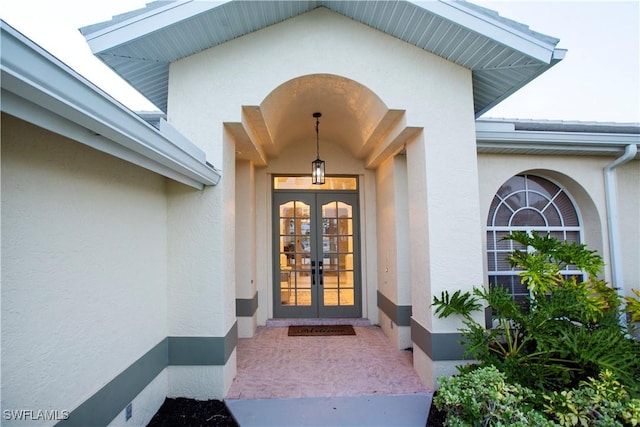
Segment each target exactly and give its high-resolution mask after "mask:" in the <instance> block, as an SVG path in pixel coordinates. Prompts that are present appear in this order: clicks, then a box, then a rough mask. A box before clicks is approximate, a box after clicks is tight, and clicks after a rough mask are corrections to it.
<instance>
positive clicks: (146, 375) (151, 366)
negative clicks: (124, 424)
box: [56, 322, 238, 427]
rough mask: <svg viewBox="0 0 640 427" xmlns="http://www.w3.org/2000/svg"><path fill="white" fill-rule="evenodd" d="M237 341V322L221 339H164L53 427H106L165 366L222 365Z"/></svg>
mask: <svg viewBox="0 0 640 427" xmlns="http://www.w3.org/2000/svg"><path fill="white" fill-rule="evenodd" d="M237 342H238V323H237V322H236V323H234V324H233V326H232V327H231V329H229V332H227V335H226V336H224V337H166V338H165V339H163V340H162V341H160V342H159V343H158V344H156V346H155V347H153V348H152V349H151V350H149V351H148V352H147V353H145V354H144V355H143V356H142V357H140V358H139V359H138V360H136V361H135V362H133V363H132V364H131V365H130V366H129V367H128V368H127V369H125V370H124V371H122V372H121V373H120V374H119V375H117V376H116V377H115V378H114V379H112V380H111V381H110V382H109V383H107V384H106V385H105V386H104V387H102V388H101V389H100V390H98V391H97V392H96V393H95V394H94V395H93V396H91V397H90V398H88V399H87V400H85V401H84V402H83V403H82V404H80V406H78V407H77V408H76V409H74V410H73V411H71V413H70V414H69V418H67V419H66V420H61V421H60V422H59V423H57V424H56V426H60V427H71V426H78V427H84V426H104V425H107V424H109V423H110V422H111V421H112V420H113V419H114V418H115V417H116V416H117V415H118V414H119V413H120V412H121V411H122V410H123V409H124V408H125V407H126V406H127V404H129V402H131V401H133V400H134V399H135V398H136V396H138V395H139V394H140V393H141V392H142V390H144V389H145V387H147V386H148V385H149V384H150V383H151V381H153V380H154V379H155V378H156V377H157V376H158V374H160V372H162V370H163V369H164V368H166V367H167V366H176V365H180V366H185V365H189V366H211V365H213V366H220V365H225V364H226V363H227V361H228V360H229V357H230V356H231V353H233V350H234V349H235V348H236V344H237Z"/></svg>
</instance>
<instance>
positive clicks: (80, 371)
mask: <svg viewBox="0 0 640 427" xmlns="http://www.w3.org/2000/svg"><path fill="white" fill-rule="evenodd" d="M81 31H82V33H83V35H84V36H85V38H86V39H87V42H88V43H89V46H90V47H91V49H92V51H93V52H94V54H95V55H96V56H98V57H99V58H100V59H101V60H102V61H104V62H105V63H106V64H107V65H109V66H110V67H111V68H113V69H114V70H115V71H116V72H117V73H118V74H120V75H121V76H122V77H123V78H125V79H126V80H127V81H129V82H130V83H131V84H132V85H133V86H134V87H135V88H137V89H138V90H139V91H140V92H141V93H142V94H143V95H145V96H146V97H147V98H148V99H149V100H150V101H152V102H153V103H154V104H155V105H157V106H158V108H159V109H160V110H161V111H160V112H158V113H149V114H136V113H134V112H132V111H130V110H128V109H126V108H125V107H123V106H122V105H121V104H119V103H118V102H117V101H115V100H114V99H113V98H111V97H110V96H109V94H107V93H104V92H103V91H101V90H100V89H98V88H97V87H96V86H94V85H93V84H92V83H91V82H89V81H87V80H86V79H84V78H83V77H82V76H80V75H78V74H77V73H76V72H74V71H73V70H71V69H70V68H68V67H67V66H66V65H64V64H63V63H61V62H60V61H59V60H57V59H56V58H54V57H53V56H52V55H50V54H49V53H47V52H46V51H44V50H43V49H42V48H40V47H39V46H37V45H36V44H34V43H33V42H31V41H30V40H29V39H28V37H27V36H28V35H26V36H25V35H23V34H21V33H19V32H18V31H16V30H15V29H13V28H12V27H11V26H10V25H8V24H7V23H5V22H2V51H1V70H2V76H1V78H2V80H1V81H2V103H1V106H2V124H1V126H2V207H1V208H2V350H1V351H2V377H1V379H2V390H1V392H2V395H1V397H2V409H3V410H12V409H30V408H34V409H42V410H45V409H46V410H51V411H54V410H59V411H66V412H64V413H54V414H53V415H55V416H43V418H42V419H40V420H39V421H38V425H53V424H55V423H56V422H59V423H60V425H89V424H91V425H97V424H101V425H106V424H109V423H111V424H113V425H122V424H123V423H124V422H125V407H126V406H127V405H128V404H129V403H130V402H133V404H134V407H135V411H134V413H133V414H132V415H133V418H131V419H130V420H128V421H126V423H127V425H129V424H131V425H143V424H146V423H147V422H148V421H149V419H150V418H151V416H152V415H153V414H154V413H155V412H156V410H157V409H158V408H159V406H160V405H161V403H162V401H163V400H164V398H165V397H166V396H181V397H194V398H199V399H206V398H218V399H220V398H224V396H225V394H226V392H227V391H228V389H229V387H230V385H231V383H232V381H233V379H234V376H235V374H236V342H237V339H238V338H249V337H252V336H253V334H254V332H255V331H256V328H257V327H258V326H262V325H265V324H267V322H269V321H270V320H271V319H278V318H364V319H369V320H370V321H371V323H373V324H378V325H380V326H381V327H382V329H383V330H384V331H385V333H386V335H387V336H388V337H389V339H390V342H391V343H392V345H395V346H397V348H407V347H412V348H413V355H414V367H415V369H416V371H417V372H418V373H419V375H420V376H421V378H422V379H423V380H424V382H425V383H426V384H427V385H429V386H431V387H434V386H435V381H436V378H437V377H438V376H440V375H442V374H447V373H452V372H455V369H454V367H455V366H456V365H457V364H459V363H461V359H462V358H463V356H462V352H463V349H462V348H461V347H460V345H459V344H458V340H459V334H458V331H457V329H458V328H459V327H460V324H459V323H458V322H457V321H456V320H454V319H446V320H443V319H438V318H437V317H435V316H434V314H433V309H432V307H431V305H430V303H431V301H432V297H433V296H435V295H440V293H441V292H442V291H445V290H457V289H471V288H472V287H473V286H476V285H479V284H481V283H485V284H495V283H500V284H503V285H506V286H509V287H510V289H511V290H512V293H513V294H514V297H515V298H522V297H523V296H524V295H526V290H523V289H522V287H521V286H520V285H519V283H518V280H517V276H515V275H514V272H513V271H511V270H510V269H509V268H508V266H506V265H505V263H504V262H503V259H504V257H503V255H504V253H505V252H506V251H508V250H509V249H510V247H508V244H507V243H505V242H503V241H501V240H500V239H501V237H502V236H504V235H505V234H507V233H508V232H509V231H510V230H526V231H531V230H538V231H542V232H549V233H551V234H552V235H554V236H556V237H559V238H562V239H567V240H571V241H579V242H583V243H586V244H587V245H588V246H589V247H590V248H592V249H595V250H597V251H598V252H599V253H600V254H602V255H603V257H604V259H605V261H606V264H607V268H606V271H605V276H606V277H605V279H606V280H607V281H608V282H609V283H611V284H612V285H614V286H616V287H618V288H620V292H621V293H623V294H625V295H630V294H631V288H638V286H639V284H640V219H639V218H640V215H639V213H640V161H638V160H639V159H640V155H638V153H637V149H638V145H640V126H639V125H637V124H616V123H581V122H552V121H533V120H497V119H484V118H479V117H480V116H481V115H483V114H484V113H485V112H487V111H489V110H490V109H491V108H492V107H493V106H495V105H496V104H498V103H500V102H501V101H502V100H503V99H505V98H506V97H508V96H509V95H511V94H512V93H514V92H515V91H517V90H518V89H520V88H521V87H522V86H524V85H526V84H527V83H528V82H529V81H531V80H532V79H534V78H536V77H537V76H539V75H540V74H542V73H544V72H553V70H551V71H548V70H549V69H550V68H551V67H552V66H554V65H555V64H556V63H558V62H559V61H561V60H562V59H563V57H564V53H565V52H564V50H562V49H559V48H558V47H557V44H558V40H557V39H554V38H552V37H549V36H546V35H542V34H539V33H536V32H534V31H532V30H530V29H529V28H528V27H527V26H526V25H523V24H520V23H516V22H513V21H510V20H507V19H505V18H503V17H501V16H499V15H498V14H497V13H495V12H493V11H489V10H487V9H484V8H480V7H478V6H475V5H473V4H471V3H467V2H426V3H421V4H420V5H416V4H413V3H410V2H374V1H361V2H349V1H322V0H319V1H305V2H298V1H265V2H243V1H231V2H225V3H213V2H199V1H183V2H164V1H159V2H154V3H150V4H149V5H147V7H146V8H144V9H141V10H137V11H132V12H130V13H127V14H123V15H119V16H116V17H114V18H113V19H112V20H111V21H108V22H104V23H99V24H95V25H92V26H89V27H85V28H83V29H81ZM316 112H320V113H321V117H319V118H317V121H316V117H314V113H316ZM316 125H317V126H318V127H317V128H316ZM316 157H320V158H322V160H324V161H325V162H326V164H325V167H326V181H325V184H324V185H315V184H312V183H311V171H310V167H311V161H313V160H315V159H316ZM505 245H507V246H505ZM501 255H502V256H501ZM45 415H46V414H45ZM49 415H51V414H49ZM45 418H47V419H45ZM4 423H6V425H14V424H15V425H20V424H21V422H20V421H17V420H15V419H8V418H7V417H5V418H4V419H3V424H4ZM23 424H24V423H23Z"/></svg>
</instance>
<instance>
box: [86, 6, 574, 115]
mask: <svg viewBox="0 0 640 427" xmlns="http://www.w3.org/2000/svg"><path fill="white" fill-rule="evenodd" d="M318 7H326V8H328V9H330V10H332V11H334V12H336V13H339V14H342V15H344V16H346V17H348V18H351V19H353V20H354V21H357V22H360V23H362V24H365V25H368V26H370V27H373V28H375V29H377V30H379V31H382V32H384V33H387V34H389V35H391V36H393V37H396V38H398V39H400V40H403V41H405V42H407V43H410V44H412V45H414V46H417V47H419V48H421V49H424V50H425V51H427V52H431V53H433V54H436V55H438V56H440V57H442V58H445V59H447V60H449V61H451V62H454V63H456V64H458V65H460V66H463V67H465V68H468V69H470V70H471V71H472V78H473V96H474V110H475V114H476V117H478V116H480V115H482V114H483V113H484V112H486V111H487V110H489V109H490V108H492V107H493V106H495V105H496V104H498V103H499V102H501V101H502V100H503V99H505V98H506V97H508V96H509V95H511V94H512V93H514V92H516V91H517V90H518V89H520V88H521V87H522V86H524V85H525V84H527V83H528V82H529V81H531V80H533V79H534V78H536V77H537V76H539V75H540V74H542V73H543V72H545V71H546V70H547V69H549V68H550V67H551V66H553V65H554V64H556V63H557V62H558V61H560V60H561V59H562V58H563V57H564V54H565V51H564V50H562V49H557V48H556V45H557V43H558V41H559V40H558V39H555V38H552V37H549V36H545V35H543V34H540V33H537V32H535V31H532V30H530V29H529V27H527V26H526V25H523V24H520V23H517V22H515V21H512V20H509V19H506V18H503V17H501V16H500V15H499V14H497V13H496V12H493V11H491V10H489V9H485V8H482V7H479V6H477V5H473V4H471V3H468V2H466V1H453V2H444V1H429V2H422V3H420V5H417V4H414V3H411V2H408V1H376V0H363V1H348V0H340V1H335V0H333V1H332V0H315V1H297V0H279V1H269V0H267V1H237V0H236V1H230V2H210V1H195V0H179V1H156V2H153V3H150V4H148V5H147V6H146V7H145V8H143V9H139V10H136V11H133V12H129V13H126V14H122V15H118V16H116V17H114V18H113V19H112V20H110V21H106V22H103V23H98V24H94V25H89V26H86V27H83V28H81V29H80V31H81V32H82V34H83V35H84V36H85V39H86V40H87V42H88V43H89V46H90V48H91V50H92V52H93V53H94V54H95V55H96V56H97V57H98V58H100V59H101V60H102V61H103V62H104V63H105V64H107V65H108V66H109V67H111V68H112V69H113V70H114V71H115V72H116V73H118V74H119V75H120V76H122V77H123V78H124V79H125V80H126V81H128V82H129V83H130V84H131V85H132V86H133V87H135V88H136V89H137V90H138V91H139V92H140V93H142V94H143V95H144V96H145V97H147V99H149V100H150V101H151V102H152V103H154V104H155V105H156V106H157V107H158V108H160V109H161V110H163V111H165V112H166V110H167V92H168V79H169V64H170V63H171V62H174V61H177V60H179V59H182V58H185V57H187V56H190V55H193V54H195V53H198V52H200V51H203V50H205V49H208V48H211V47H213V46H216V45H219V44H222V43H225V42H227V41H229V40H232V39H234V38H237V37H241V36H243V35H246V34H249V33H251V32H254V31H258V30H260V29H262V28H265V27H267V26H270V25H273V24H276V23H278V22H282V21H284V20H287V19H289V18H292V17H295V16H297V15H301V14H303V13H306V12H309V11H311V10H313V9H315V8H318Z"/></svg>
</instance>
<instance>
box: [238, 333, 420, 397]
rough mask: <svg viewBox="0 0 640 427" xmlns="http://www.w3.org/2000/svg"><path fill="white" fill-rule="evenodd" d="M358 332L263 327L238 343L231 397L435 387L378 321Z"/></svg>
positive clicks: (412, 390)
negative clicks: (305, 333) (295, 333)
mask: <svg viewBox="0 0 640 427" xmlns="http://www.w3.org/2000/svg"><path fill="white" fill-rule="evenodd" d="M355 331H356V335H355V336H353V335H348V336H329V337H289V336H287V332H288V328H286V327H260V328H258V330H257V331H256V334H255V336H254V337H253V338H250V339H244V338H243V339H240V340H239V341H238V346H237V352H236V354H237V358H238V359H237V366H238V373H237V376H236V379H235V380H234V382H233V384H232V385H231V389H230V390H229V393H228V394H227V397H226V398H227V399H272V398H300V397H337V396H366V395H369V396H370V395H390V394H411V393H423V392H428V391H430V390H428V389H427V387H425V385H424V384H423V383H422V381H421V380H420V378H419V377H418V374H417V373H416V372H415V371H414V369H413V366H412V357H411V353H409V352H407V351H401V350H396V349H395V348H394V346H393V345H392V343H391V342H390V341H389V340H388V339H387V337H386V336H385V335H384V333H383V332H382V330H381V329H380V328H379V327H376V326H367V327H362V326H356V327H355Z"/></svg>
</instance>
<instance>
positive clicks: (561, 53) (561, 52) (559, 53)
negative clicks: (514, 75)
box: [476, 49, 567, 119]
mask: <svg viewBox="0 0 640 427" xmlns="http://www.w3.org/2000/svg"><path fill="white" fill-rule="evenodd" d="M566 54H567V50H566V49H554V50H553V56H552V57H551V62H550V63H549V65H548V66H547V67H546V68H545V69H544V71H547V70H549V68H551V67H553V66H554V65H556V64H557V63H558V62H560V61H562V60H563V59H564V57H565V55H566ZM541 74H542V72H540V73H536V74H534V75H533V76H531V78H529V79H526V80H523V81H522V82H520V84H518V85H516V86H514V87H512V88H511V89H510V90H508V91H507V92H505V93H504V94H503V95H502V96H501V97H499V98H496V99H495V100H494V101H493V102H491V103H490V104H488V105H486V106H485V107H484V108H483V109H481V110H479V111H478V112H477V113H476V119H477V118H479V117H480V116H482V115H483V114H484V113H486V112H487V111H489V110H491V109H492V108H493V107H495V106H496V105H498V104H500V103H501V102H502V101H504V100H505V99H507V98H508V97H510V96H511V95H513V94H514V93H516V92H517V91H519V90H520V89H522V88H523V87H525V86H526V85H528V84H529V83H530V82H531V81H533V80H535V79H536V78H538V77H540V75H541Z"/></svg>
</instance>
